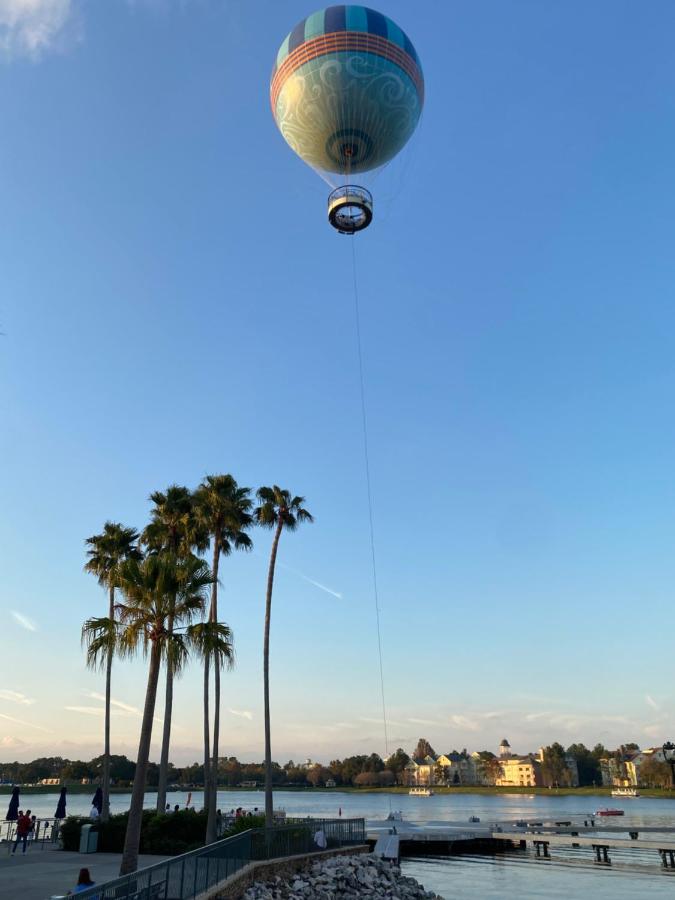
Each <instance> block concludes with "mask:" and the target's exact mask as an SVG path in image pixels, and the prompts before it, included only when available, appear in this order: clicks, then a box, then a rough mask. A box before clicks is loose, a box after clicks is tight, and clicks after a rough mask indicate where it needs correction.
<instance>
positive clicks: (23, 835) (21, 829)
mask: <svg viewBox="0 0 675 900" xmlns="http://www.w3.org/2000/svg"><path fill="white" fill-rule="evenodd" d="M32 827H33V823H32V822H31V820H30V810H29V809H28V810H26V812H25V814H24V813H23V812H21V810H19V818H18V819H17V822H16V840H15V841H14V849H13V850H12V856H14V854H15V853H16V848H17V847H18V846H19V841H22V842H23V852H24V853H25V852H26V844H27V842H28V835H29V834H30V831H31V828H32Z"/></svg>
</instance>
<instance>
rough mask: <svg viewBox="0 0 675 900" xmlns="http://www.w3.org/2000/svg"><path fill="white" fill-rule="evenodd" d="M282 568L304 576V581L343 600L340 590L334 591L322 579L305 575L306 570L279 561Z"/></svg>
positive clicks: (299, 576) (301, 576) (300, 576)
mask: <svg viewBox="0 0 675 900" xmlns="http://www.w3.org/2000/svg"><path fill="white" fill-rule="evenodd" d="M277 565H279V566H280V567H281V568H282V569H286V570H287V571H288V572H292V573H293V574H294V575H297V576H298V578H302V579H303V580H304V581H308V582H309V583H310V584H313V585H314V587H318V588H319V590H321V591H325V592H326V593H327V594H330V595H331V597H335V598H337V599H338V600H342V594H341V593H339V592H338V591H334V590H333V588H329V587H326V585H325V584H321V582H320V581H316V580H315V579H314V578H310V577H309V575H305V574H304V572H300V571H298V569H292V568H291V567H290V566H287V565H286V563H277Z"/></svg>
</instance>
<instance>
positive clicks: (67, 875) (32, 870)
mask: <svg viewBox="0 0 675 900" xmlns="http://www.w3.org/2000/svg"><path fill="white" fill-rule="evenodd" d="M121 859H122V855H121V854H120V853H71V852H70V851H66V850H55V849H51V848H49V849H48V848H45V849H44V850H39V849H37V848H30V847H29V850H28V852H27V853H26V855H25V856H24V855H23V854H22V853H21V846H19V848H18V849H17V851H16V856H11V855H8V854H7V845H6V844H5V845H4V846H2V848H0V897H2V898H7V900H10V898H15V897H16V898H17V900H48V898H49V897H51V896H52V895H53V894H65V893H66V892H67V891H70V890H72V889H73V888H74V887H75V882H76V881H77V876H78V874H79V871H80V869H82V868H85V867H86V868H87V869H89V873H90V874H91V877H92V879H93V880H94V881H95V882H96V883H97V884H101V883H102V882H104V881H110V879H111V878H117V876H118V874H119V870H120V861H121ZM163 859H167V857H166V856H139V858H138V868H139V869H144V868H146V867H147V866H152V865H154V864H155V863H158V862H161V861H162V860H163Z"/></svg>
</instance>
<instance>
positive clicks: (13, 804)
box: [5, 787, 19, 822]
mask: <svg viewBox="0 0 675 900" xmlns="http://www.w3.org/2000/svg"><path fill="white" fill-rule="evenodd" d="M18 818H19V788H18V787H15V788H12V796H11V797H10V800H9V809H8V810H7V815H6V816H5V819H6V820H7V821H8V822H16V820H17V819H18Z"/></svg>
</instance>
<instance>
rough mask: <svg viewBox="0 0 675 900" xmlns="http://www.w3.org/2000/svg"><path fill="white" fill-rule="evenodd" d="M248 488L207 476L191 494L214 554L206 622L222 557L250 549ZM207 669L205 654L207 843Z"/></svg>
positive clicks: (213, 764)
mask: <svg viewBox="0 0 675 900" xmlns="http://www.w3.org/2000/svg"><path fill="white" fill-rule="evenodd" d="M250 493H251V490H250V488H245V487H239V485H238V484H237V482H236V481H235V479H234V478H233V477H232V476H231V475H207V476H206V478H205V479H204V481H203V482H202V483H201V484H200V485H199V487H198V488H197V490H196V491H195V494H194V502H195V511H196V521H197V523H198V525H199V526H200V527H201V531H203V532H204V534H206V535H208V540H209V543H210V544H211V550H212V554H213V558H212V563H211V571H212V573H213V584H212V585H211V606H210V609H209V622H217V621H218V567H219V563H220V557H221V556H229V555H230V553H232V550H250V549H251V548H252V547H253V542H252V541H251V538H250V537H249V536H248V535H247V534H246V529H247V528H249V527H250V526H251V525H252V524H253V518H252V516H251V507H252V505H253V504H252V502H251V499H250ZM209 667H210V657H209V655H208V653H205V654H204V794H205V796H204V805H205V806H206V808H207V810H208V819H207V826H206V843H207V844H208V843H211V842H212V841H214V840H215V839H216V799H217V792H218V750H219V737H220V670H221V664H217V665H214V676H215V696H214V710H213V755H211V753H210V752H209V743H210V735H209Z"/></svg>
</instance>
